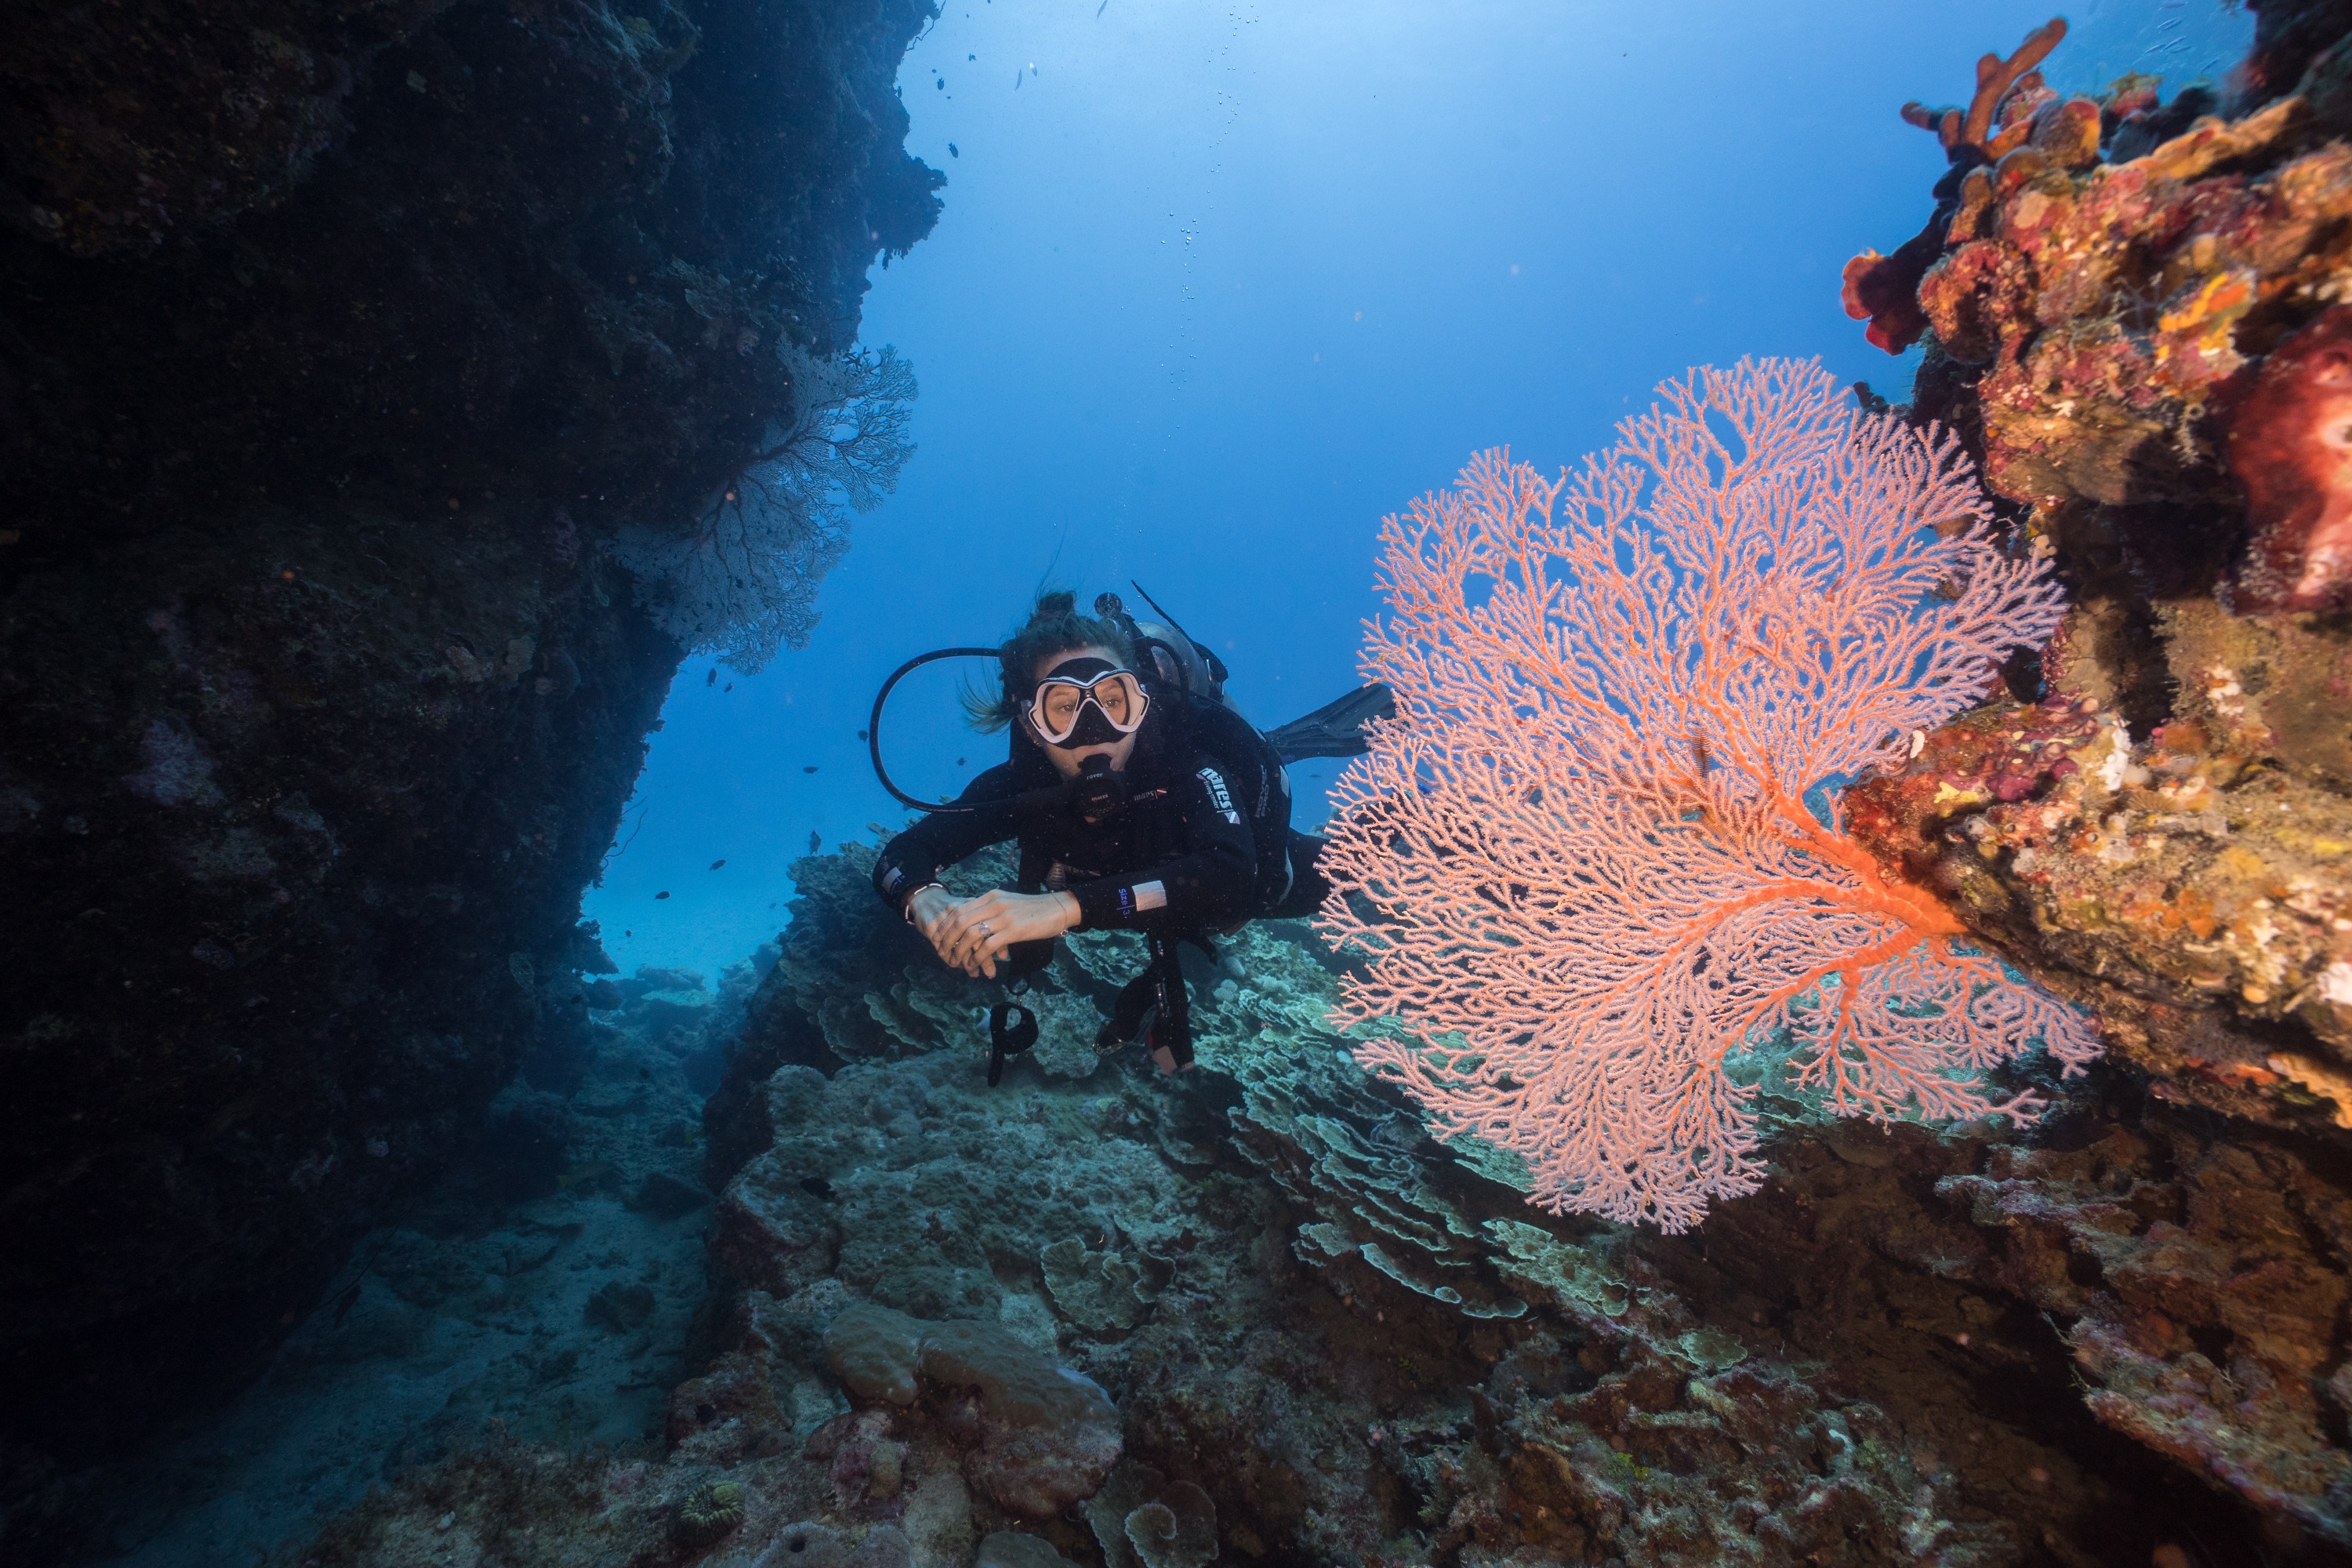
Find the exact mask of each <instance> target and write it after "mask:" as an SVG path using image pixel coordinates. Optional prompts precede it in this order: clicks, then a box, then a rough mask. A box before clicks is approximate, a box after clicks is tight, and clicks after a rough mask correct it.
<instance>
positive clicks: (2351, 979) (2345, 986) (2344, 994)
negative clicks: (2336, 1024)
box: [2319, 958, 2352, 1007]
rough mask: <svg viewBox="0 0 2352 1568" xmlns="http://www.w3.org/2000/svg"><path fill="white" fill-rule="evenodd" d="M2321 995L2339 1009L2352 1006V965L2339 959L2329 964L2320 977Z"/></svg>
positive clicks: (2323, 999) (2322, 998)
mask: <svg viewBox="0 0 2352 1568" xmlns="http://www.w3.org/2000/svg"><path fill="white" fill-rule="evenodd" d="M2319 995H2320V999H2321V1000H2322V1001H2326V1002H2333V1003H2335V1004H2336V1005H2337V1006H2338V1007H2342V1006H2347V1005H2352V963H2345V962H2344V961H2343V960H2342V959H2340V958H2339V959H2337V960H2336V962H2335V963H2331V964H2329V965H2328V966H2327V969H2326V973H2323V974H2321V975H2320V977H2319Z"/></svg>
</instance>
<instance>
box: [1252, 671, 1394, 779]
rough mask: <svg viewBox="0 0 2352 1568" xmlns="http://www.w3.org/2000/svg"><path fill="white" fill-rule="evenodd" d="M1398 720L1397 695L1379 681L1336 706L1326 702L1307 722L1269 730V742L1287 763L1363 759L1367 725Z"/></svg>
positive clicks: (1333, 703) (1300, 720)
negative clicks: (1372, 721)
mask: <svg viewBox="0 0 2352 1568" xmlns="http://www.w3.org/2000/svg"><path fill="white" fill-rule="evenodd" d="M1395 717H1396V697H1395V694H1394V693H1392V692H1391V691H1390V690H1389V689H1388V688H1387V686H1385V685H1383V684H1382V683H1381V682H1380V681H1377V680H1375V681H1373V682H1372V683H1371V684H1370V685H1369V686H1359V687H1358V688H1356V689H1355V690H1353V691H1350V692H1349V693H1348V695H1346V696H1345V697H1342V698H1340V699H1339V700H1338V701H1336V702H1326V703H1325V704H1324V705H1323V706H1322V707H1320V708H1318V709H1317V710H1315V711H1314V712H1312V713H1309V714H1307V717H1305V718H1304V719H1293V720H1292V721H1290V722H1289V723H1287V724H1285V725H1284V726H1282V728H1280V729H1279V730H1268V731H1266V732H1265V738H1266V740H1267V742H1269V743H1270V744H1271V745H1272V746H1273V747H1274V749H1275V751H1276V752H1277V753H1279V754H1280V756H1281V758H1282V760H1283V761H1284V762H1286V763H1295V762H1297V761H1298V760H1299V759H1300V758H1301V757H1360V756H1362V755H1363V754H1364V725H1365V724H1366V723H1367V722H1369V721H1371V720H1374V719H1393V718H1395Z"/></svg>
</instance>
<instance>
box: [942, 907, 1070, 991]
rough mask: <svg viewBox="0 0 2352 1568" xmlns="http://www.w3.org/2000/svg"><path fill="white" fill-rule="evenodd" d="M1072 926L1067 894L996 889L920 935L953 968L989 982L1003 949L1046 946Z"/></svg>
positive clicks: (993, 975)
mask: <svg viewBox="0 0 2352 1568" xmlns="http://www.w3.org/2000/svg"><path fill="white" fill-rule="evenodd" d="M916 918H917V919H920V918H921V917H920V916H919V915H918V916H917V917H916ZM1077 923H1078V900H1076V899H1074V898H1072V897H1071V896H1070V895H1069V894H1067V893H1008V892H1006V891H1005V890H1004V889H1002V888H998V889H993V890H992V891H990V892H985V893H982V894H981V895H980V897H978V898H976V899H966V900H963V901H962V902H961V903H959V904H957V905H956V906H955V908H954V909H953V910H950V912H949V914H948V917H947V919H945V920H944V921H940V925H939V927H938V929H937V930H936V931H934V930H932V929H931V928H930V927H929V926H926V927H925V928H924V932H923V934H924V935H926V936H929V938H930V939H931V945H932V946H933V947H935V948H937V949H939V953H940V957H941V958H943V959H945V960H947V961H948V963H950V964H953V965H954V966H955V967H956V968H958V969H961V970H962V971H963V972H964V973H966V974H972V975H980V974H985V975H987V976H988V977H989V978H990V979H991V980H993V979H995V978H996V961H997V960H998V959H1000V958H1003V956H1004V950H1005V949H1006V948H1008V947H1011V946H1012V945H1013V943H1014V942H1045V941H1050V940H1052V939H1053V938H1055V937H1057V936H1059V935H1061V934H1062V933H1063V932H1064V931H1068V930H1069V929H1070V928H1071V927H1073V926H1075V925H1076V924H1077ZM983 928H984V929H983Z"/></svg>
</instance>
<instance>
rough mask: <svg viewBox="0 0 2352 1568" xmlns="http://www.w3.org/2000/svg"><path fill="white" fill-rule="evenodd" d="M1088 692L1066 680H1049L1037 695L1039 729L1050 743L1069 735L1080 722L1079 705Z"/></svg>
mask: <svg viewBox="0 0 2352 1568" xmlns="http://www.w3.org/2000/svg"><path fill="white" fill-rule="evenodd" d="M1086 695H1087V694H1086V690H1085V689H1084V688H1082V687H1076V686H1073V685H1071V684H1070V683H1069V682H1068V681H1066V680H1049V681H1047V682H1046V683H1045V686H1044V687H1043V688H1041V689H1039V691H1038V693H1037V728H1039V729H1040V730H1043V731H1045V738H1046V739H1047V740H1049V741H1055V740H1059V739H1061V738H1062V737H1063V736H1065V735H1066V734H1068V733H1069V732H1070V731H1071V730H1072V729H1074V728H1075V727H1076V724H1077V722H1078V705H1079V704H1080V703H1081V702H1083V701H1085V700H1086Z"/></svg>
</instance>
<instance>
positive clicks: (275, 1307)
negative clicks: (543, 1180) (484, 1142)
mask: <svg viewBox="0 0 2352 1568" xmlns="http://www.w3.org/2000/svg"><path fill="white" fill-rule="evenodd" d="M929 14H930V11H929V6H928V5H925V4H924V3H923V0H698V3H697V4H693V5H670V4H667V3H666V0H646V3H645V4H642V5H637V4H634V3H623V4H615V5H606V4H604V3H603V0H513V3H511V4H509V3H506V0H500V3H498V4H490V3H488V0H401V3H397V4H393V5H369V4H357V3H343V4H324V5H293V4H287V3H284V0H223V3H221V4H217V5H206V6H204V7H201V8H199V9H198V10H196V11H191V10H190V9H189V8H187V7H184V6H173V5H163V4H160V3H156V0H143V3H142V0H130V3H126V4H121V5H107V6H98V7H42V8H38V9H37V11H35V12H33V13H28V14H27V15H26V16H23V17H20V18H19V19H18V20H17V22H16V25H15V26H13V27H12V28H11V29H10V33H9V37H7V39H6V40H5V43H0V83H5V88H0V168H5V188H0V471H5V473H6V474H7V476H8V490H9V500H8V505H7V507H6V509H5V514H0V736H5V742H0V952H5V954H6V958H5V975H6V979H5V984H0V1059H5V1061H6V1063H7V1066H8V1089H7V1093H6V1094H5V1096H0V1216H5V1218H0V1225H5V1231H6V1234H7V1236H8V1237H9V1245H8V1246H7V1247H6V1248H5V1254H0V1384H5V1405H4V1406H0V1459H5V1463H0V1482H5V1484H0V1493H5V1494H9V1495H22V1494H23V1493H24V1491H25V1489H26V1488H28V1487H37V1486H38V1485H40V1484H41V1478H42V1477H43V1476H44V1475H47V1474H50V1473H52V1468H53V1467H56V1466H70V1465H72V1464H74V1463H77V1462H79V1459H80V1458H83V1457H86V1456H88V1455H89V1454H92V1453H97V1452H100V1451H103V1450H105V1449H107V1448H109V1447H113V1446H116V1445H119V1444H120V1443H121V1441H123V1440H125V1439H127V1438H128V1437H129V1436H131V1435H133V1434H135V1432H136V1431H137V1430H138V1429H139V1427H140V1426H142V1424H144V1423H145V1422H147V1421H148V1420H150V1419H151V1418H152V1416H153V1415H156V1414H157V1413H158V1412H159V1411H161V1410H162V1409H163V1408H166V1407H168V1406H169V1405H172V1404H173V1402H174V1401H175V1400H177V1399H179V1398H181V1397H183V1396H184V1395H185V1394H189V1393H191V1392H200V1391H202V1390H204V1389H206V1388H209V1387H214V1386H217V1385H220V1384H226V1383H228V1382H232V1381H234V1380H236V1379H237V1378H238V1377H240V1376H242V1375H244V1374H245V1373H247V1370H248V1369H250V1367H251V1366H252V1365H253V1364H255V1356H256V1354H257V1352H259V1351H260V1350H261V1349H263V1348H264V1347H266V1346H267V1344H268V1342H270V1340H271V1338H272V1337H273V1336H274V1335H275V1334H276V1333H278V1331H280V1328H281V1326H282V1325H283V1324H285V1323H288V1322H290V1321H293V1318H294V1315H295V1313H296V1311H297V1310H298V1309H299V1307H300V1306H301V1305H302V1304H303V1303H304V1302H305V1301H306V1300H307V1298H308V1297H309V1295H310V1293H312V1292H313V1291H315V1289H316V1288H317V1286H318V1284H319V1283H320V1280H321V1279H323V1278H324V1277H325V1276H326V1275H327V1274H328V1273H330V1272H331V1270H332V1269H333V1268H334V1267H335V1265H336V1261H337V1256H338V1249H339V1247H341V1245H342V1244H343V1243H344V1242H345V1241H347V1239H348V1238H349V1237H351V1236H352V1234H354V1233H355V1232H356V1231H357V1230H358V1229H360V1228H361V1227H362V1226H365V1225H366V1224H367V1223H369V1220H370V1217H371V1215H373V1213H374V1212H375V1211H376V1210H377V1208H378V1207H379V1206H380V1205H382V1203H383V1201H384V1200H385V1199H386V1198H387V1197H388V1196H390V1195H392V1194H396V1193H398V1192H400V1191H402V1190H403V1189H404V1187H407V1186H411V1185H413V1184H415V1183H416V1182H417V1181H419V1180H421V1179H422V1178H423V1176H424V1175H425V1174H426V1173H430V1172H431V1171H433V1170H434V1169H435V1168H436V1165H437V1164H438V1163H441V1162H443V1161H445V1160H446V1157H447V1156H448V1155H449V1153H450V1152H452V1151H453V1150H454V1149H456V1148H457V1147H458V1146H460V1145H461V1144H462V1143H463V1142H465V1141H466V1140H467V1138H468V1137H469V1136H470V1135H471V1134H472V1132H473V1131H474V1130H475V1129H476V1128H477V1127H478V1123H479V1121H480V1115H481V1111H482V1109H483V1108H484V1107H485V1106H486V1105H487V1103H488V1100H490V1098H491V1097H492V1096H493V1095H494V1094H495V1093H496V1092H497V1091H498V1089H499V1087H500V1085H501V1084H502V1083H504V1082H505V1081H506V1080H507V1079H509V1078H510V1077H511V1076H512V1075H513V1074H514V1072H515V1070H516V1068H517V1067H518V1065H519V1064H521V1063H524V1062H525V1061H526V1060H527V1059H529V1060H532V1061H535V1062H537V1063H539V1064H540V1065H541V1067H543V1068H546V1070H548V1071H551V1072H555V1073H558V1074H560V1072H561V1070H562V1069H561V1061H562V1057H563V1055H564V1053H565V1050H566V1049H567V1042H568V1041H572V1040H576V1039H577V1038H578V1037H579V1036H580V1035H581V1033H582V1032H583V1031H584V1029H585V1027H586V1019H585V1011H584V1004H583V999H582V995H581V986H580V984H579V981H578V971H579V970H580V969H581V968H582V967H583V966H586V967H590V968H593V967H595V966H596V965H597V964H598V963H601V961H602V955H601V953H600V952H597V951H596V949H595V945H594V942H593V931H591V932H581V931H575V929H574V922H575V921H576V918H577V910H578V902H577V900H578V895H579V892H580V890H581V889H582V888H583V886H584V885H585V883H586V882H587V881H588V880H589V879H591V878H592V877H593V875H594V873H595V870H596V867H597V864H598V860H599V857H600V855H601V853H602V850H603V848H604V846H605V844H606V843H607V842H609V836H610V833H611V831H612V828H613V826H614V822H615V820H616V817H617V815H618V812H619V809H620V806H621V805H622V803H623V801H624V800H625V797H626V795H627V794H628V791H629V789H630V787H631V784H632V783H633V781H634V778H635V773H636V771H637V767H638V764H639V762H640V760H641V758H642V754H643V752H642V738H643V736H644V734H645V732H646V731H647V730H648V729H649V728H650V727H652V726H653V725H654V723H655V722H656V719H655V715H656V712H657V710H658V707H659V703H660V700H661V696H662V693H663V692H664V690H665V689H666V688H667V683H668V680H669V678H670V676H671V675H672V673H673V672H674V670H675V668H676V665H677V658H678V655H679V650H678V648H677V645H675V644H674V643H672V642H670V641H669V640H667V638H665V637H661V636H660V635H659V634H658V633H656V631H655V630H654V629H653V627H652V626H651V624H650V623H649V622H648V621H647V619H646V616H644V614H643V613H642V612H641V611H640V610H639V609H638V608H637V607H636V604H635V595H634V593H633V584H632V583H631V581H630V580H629V578H628V576H627V575H626V574H625V573H623V572H621V571H620V570H618V569H617V568H616V567H614V565H613V564H612V563H611V562H610V560H609V558H608V557H607V556H606V555H605V554H604V552H603V550H602V546H603V544H604V542H605V541H606V540H608V539H609V537H610V536H611V534H612V533H613V532H614V531H615V530H616V529H617V528H618V527H620V526H623V525H625V524H630V523H635V524H638V525H641V526H644V525H651V526H656V527H662V526H677V525H679V524H680V523H682V522H683V521H686V520H688V518H689V517H690V516H691V514H692V513H693V511H694V510H695V508H696V507H697V505H698V502H700V501H702V500H705V499H707V497H708V496H709V494H710V493H711V490H712V489H713V487H715V486H717V485H718V484H719V483H720V482H721V481H722V480H724V479H726V477H727V476H728V475H729V474H730V472H733V471H735V470H736V469H737V468H740V466H741V464H742V463H743V462H744V461H745V460H746V459H747V458H748V457H749V455H750V454H751V453H752V452H753V451H755V450H756V449H757V447H758V445H759V443H760V440H761V437H762V435H763V433H764V432H765V430H766V429H767V428H768V426H769V425H770V423H771V422H772V420H773V419H774V418H775V417H776V416H777V414H778V411H779V410H781V409H784V408H787V407H789V405H790V400H791V397H792V386H791V378H792V370H791V366H792V365H793V363H803V364H805V363H808V357H807V356H809V355H816V356H820V357H821V356H824V355H826V354H831V353H839V352H842V351H844V350H845V349H846V348H847V347H848V346H849V344H850V343H851V342H853V341H854V339H855V336H856V322H857V317H858V310H859V301H860V299H861V296H862V294H863V291H864V289H865V288H866V270H867V268H868V266H869V265H870V264H871V263H872V262H873V261H874V260H875V259H876V258H877V257H880V258H883V259H885V260H886V261H887V258H888V257H889V256H890V255H891V254H893V253H896V252H899V251H903V250H904V249H905V248H906V247H908V246H909V245H911V244H913V243H914V242H915V241H916V240H917V239H919V237H921V236H922V235H923V234H924V233H926V232H927V231H928V229H929V226H930V224H931V222H932V221H933V219H934V216H935V215H936V213H937V211H938V207H939V202H938V198H937V197H936V196H935V195H933V194H932V193H933V191H934V190H935V188H936V187H937V186H938V185H939V184H940V183H941V180H940V176H939V175H938V174H935V173H933V172H932V171H930V170H929V169H926V168H925V167H923V166H922V165H921V164H920V163H916V162H915V161H914V160H912V159H911V158H909V157H908V155H907V154H906V153H905V152H904V151H903V148H902V146H901V145H900V143H901V141H902V138H903V134H904V132H905V129H906V123H907V121H906V116H905V113H904V110H902V109H901V108H900V106H899V105H898V100H897V97H896V89H895V87H894V85H893V81H894V78H895V75H896V71H897V68H898V60H899V58H900V56H901V55H902V53H903V51H904V48H905V47H906V44H907V42H908V39H909V38H910V37H912V36H913V35H914V33H915V32H916V30H917V29H918V28H919V27H920V26H922V25H923V24H924V22H925V21H926V20H927V19H928V17H929ZM787 350H790V351H791V352H790V353H787V352H786V351H787ZM796 356H797V357H796ZM535 1070H536V1069H535Z"/></svg>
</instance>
